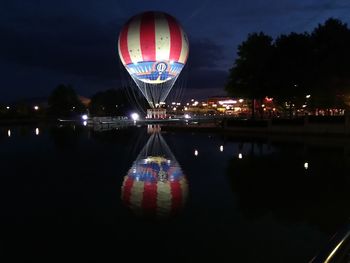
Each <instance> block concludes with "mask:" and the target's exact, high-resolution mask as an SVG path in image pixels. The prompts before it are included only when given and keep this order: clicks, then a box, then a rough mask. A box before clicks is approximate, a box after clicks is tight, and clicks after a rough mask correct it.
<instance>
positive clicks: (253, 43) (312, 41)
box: [226, 18, 350, 115]
mask: <svg viewBox="0 0 350 263" xmlns="http://www.w3.org/2000/svg"><path fill="white" fill-rule="evenodd" d="M349 46H350V30H349V28H348V26H347V25H346V24H345V23H342V22H341V21H340V20H337V19H333V18H330V19H328V20H327V21H326V22H325V23H324V24H319V25H318V26H317V27H316V28H315V29H314V30H313V31H312V32H311V33H310V34H308V33H303V34H297V33H290V34H289V35H281V36H278V37H277V38H276V39H275V41H273V40H272V38H271V37H269V36H267V35H265V34H264V33H259V34H257V33H254V34H251V35H249V36H248V38H247V40H245V41H243V42H242V44H241V45H239V47H238V52H237V54H238V57H237V59H236V61H235V63H234V66H233V67H232V68H231V70H230V74H229V78H228V82H227V85H226V91H227V92H228V93H229V94H230V95H232V96H235V97H237V96H243V97H246V98H251V99H260V98H263V97H264V96H266V95H269V96H272V97H274V98H276V99H277V101H278V102H279V103H280V105H281V106H285V105H288V107H287V109H288V110H290V113H292V111H293V110H294V109H293V107H291V105H295V106H296V107H301V106H302V105H303V104H306V103H307V104H308V107H309V109H310V107H312V106H314V107H320V108H330V107H339V108H344V107H348V106H350V63H349V61H350V49H349ZM306 95H311V99H308V100H306ZM253 105H254V103H253ZM253 115H254V111H253Z"/></svg>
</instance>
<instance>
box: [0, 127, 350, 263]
mask: <svg viewBox="0 0 350 263" xmlns="http://www.w3.org/2000/svg"><path fill="white" fill-rule="evenodd" d="M0 157H1V158H0V167H1V173H0V197H1V198H0V207H1V214H0V223H1V224H0V226H1V235H0V251H1V257H6V258H12V260H13V261H15V260H17V259H21V261H22V262H24V261H23V259H26V260H29V259H35V260H37V259H40V260H45V261H46V262H51V261H52V260H53V259H57V258H60V259H62V260H68V259H70V260H72V259H76V260H79V261H87V260H95V261H97V262H118V261H121V262H126V261H130V260H131V261H133V260H143V261H144V262H152V261H163V262H164V261H166V262H168V261H170V262H172V261H174V262H200V261H204V260H206V261H209V262H279V263H281V262H283V263H286V262H294V263H295V262H308V261H309V260H311V258H312V257H313V256H315V255H316V254H317V253H318V252H319V251H320V250H321V249H322V248H323V247H324V246H325V245H326V244H327V242H328V240H329V238H330V237H331V236H332V235H333V234H334V233H335V232H336V231H337V230H338V229H339V228H340V227H341V226H343V224H344V223H346V222H347V220H348V218H349V216H350V206H349V200H350V174H349V172H348V171H349V168H350V167H349V166H350V162H349V161H350V142H349V141H347V140H346V139H344V140H340V139H337V138H321V137H319V138H317V137H316V138H314V137H305V138H298V139H297V138H293V137H291V138H288V137H276V136H274V137H264V136H259V137H256V136H248V135H245V136H243V135H234V134H219V133H216V134H215V133H208V132H193V131H187V130H186V131H171V129H166V128H165V127H164V128H162V130H161V131H159V130H158V129H147V127H131V128H123V129H113V130H109V131H94V130H93V129H91V128H88V127H83V126H73V125H68V126H61V127H50V126H45V125H39V126H26V127H20V126H15V127H1V128H0ZM6 262H9V261H6Z"/></svg>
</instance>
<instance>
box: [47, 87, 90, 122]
mask: <svg viewBox="0 0 350 263" xmlns="http://www.w3.org/2000/svg"><path fill="white" fill-rule="evenodd" d="M48 104H49V114H50V115H51V116H55V117H72V116H74V115H76V114H81V113H82V112H84V110H85V108H84V105H83V104H82V103H81V101H80V100H79V98H78V96H77V94H76V93H75V91H74V89H73V88H72V87H71V86H70V85H63V84H61V85H59V86H58V87H57V88H55V89H54V90H53V92H52V94H51V95H50V97H49V101H48Z"/></svg>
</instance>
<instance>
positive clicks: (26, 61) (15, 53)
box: [0, 0, 350, 101]
mask: <svg viewBox="0 0 350 263" xmlns="http://www.w3.org/2000/svg"><path fill="white" fill-rule="evenodd" d="M149 10H157V11H165V12H167V13H169V14H171V15H173V16H175V17H176V18H177V19H178V20H179V22H180V23H181V24H182V26H183V28H184V30H185V31H186V32H187V35H188V37H189V41H190V56H189V61H188V65H189V67H188V72H187V76H188V79H187V88H186V96H185V97H193V96H196V97H199V98H204V97H206V96H210V95H220V94H224V92H223V86H224V83H225V81H226V78H227V73H228V70H229V68H230V67H231V66H232V65H233V63H234V60H235V57H236V52H237V46H238V45H239V43H241V42H242V41H243V40H244V39H245V38H246V37H247V35H248V34H249V33H251V32H258V31H263V32H265V33H267V34H270V35H271V36H273V37H275V36H277V35H278V34H281V33H289V32H291V31H294V32H304V31H310V30H312V29H313V28H314V27H315V26H317V24H319V23H323V22H324V21H325V20H326V19H327V18H329V17H334V18H339V19H341V20H342V21H343V22H346V23H348V24H349V22H350V16H349V13H350V1H349V0H235V1H232V0H223V1H220V0H217V1H214V0H185V1H182V0H181V1H180V0H177V1H174V0H173V1H167V0H162V1H158V0H155V1H152V0H100V1H97V0H95V1H93V0H60V1H50V0H46V1H43V0H22V1H19V0H2V1H1V3H0V20H1V23H0V36H1V37H0V69H1V84H0V85H1V88H0V101H11V100H16V99H19V98H29V97H37V96H47V95H48V94H50V92H51V91H52V89H53V88H54V87H55V86H57V85H58V84H59V83H70V84H72V85H73V86H74V88H75V89H76V90H77V92H78V93H79V94H81V95H84V96H91V95H92V94H94V93H95V92H97V91H102V90H106V89H108V88H119V87H120V86H121V82H120V78H121V77H120V76H121V74H120V70H121V69H120V63H119V58H118V54H117V52H116V49H117V46H116V43H117V38H118V34H119V31H120V29H121V26H122V25H123V24H124V23H125V22H126V20H127V19H128V18H129V17H131V16H133V15H135V14H137V13H140V12H143V11H149Z"/></svg>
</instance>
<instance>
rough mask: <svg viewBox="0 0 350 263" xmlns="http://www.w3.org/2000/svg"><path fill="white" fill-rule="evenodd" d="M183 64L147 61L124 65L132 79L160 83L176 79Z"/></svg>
mask: <svg viewBox="0 0 350 263" xmlns="http://www.w3.org/2000/svg"><path fill="white" fill-rule="evenodd" d="M184 66H185V64H183V63H179V62H171V63H167V62H165V61H147V62H137V63H130V64H127V65H126V68H127V69H128V71H129V73H130V75H131V76H132V77H133V78H136V79H138V80H141V81H144V82H147V83H162V82H165V81H167V80H170V79H173V78H175V77H177V76H178V75H179V74H180V72H181V70H182V69H183V67H184Z"/></svg>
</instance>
